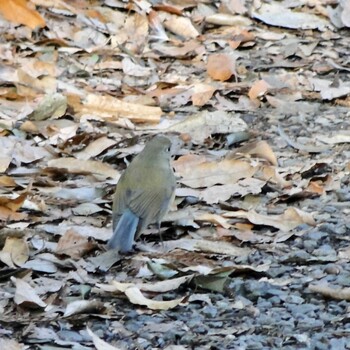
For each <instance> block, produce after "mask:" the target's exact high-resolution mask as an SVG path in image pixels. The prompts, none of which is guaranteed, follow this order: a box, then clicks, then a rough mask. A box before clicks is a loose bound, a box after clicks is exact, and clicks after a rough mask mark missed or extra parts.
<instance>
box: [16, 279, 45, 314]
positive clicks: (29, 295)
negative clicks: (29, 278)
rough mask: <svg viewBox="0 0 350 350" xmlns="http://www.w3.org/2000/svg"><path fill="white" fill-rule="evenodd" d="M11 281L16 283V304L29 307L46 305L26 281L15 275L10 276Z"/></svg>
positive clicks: (36, 307)
mask: <svg viewBox="0 0 350 350" xmlns="http://www.w3.org/2000/svg"><path fill="white" fill-rule="evenodd" d="M11 281H12V282H13V283H14V284H15V285H16V292H15V297H14V301H15V303H16V304H17V305H19V306H22V307H24V308H29V309H38V308H45V307H46V303H44V302H43V301H42V300H41V299H40V298H39V296H38V294H37V292H36V291H35V289H34V288H33V287H32V286H31V285H30V284H29V283H28V282H26V281H25V280H23V279H21V278H15V277H11Z"/></svg>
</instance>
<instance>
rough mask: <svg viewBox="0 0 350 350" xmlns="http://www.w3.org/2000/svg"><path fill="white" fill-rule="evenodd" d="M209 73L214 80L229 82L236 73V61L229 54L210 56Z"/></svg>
mask: <svg viewBox="0 0 350 350" xmlns="http://www.w3.org/2000/svg"><path fill="white" fill-rule="evenodd" d="M207 72H208V75H209V76H210V77H211V78H212V79H214V80H220V81H226V80H229V79H230V78H231V76H232V75H234V74H235V73H236V70H235V60H234V58H233V57H232V56H230V55H228V54H223V53H221V54H213V55H210V56H209V57H208V63H207Z"/></svg>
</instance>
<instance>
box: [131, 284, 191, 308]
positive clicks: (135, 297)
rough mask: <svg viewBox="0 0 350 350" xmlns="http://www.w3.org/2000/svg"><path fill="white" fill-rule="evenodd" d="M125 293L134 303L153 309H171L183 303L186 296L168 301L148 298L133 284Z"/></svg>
mask: <svg viewBox="0 0 350 350" xmlns="http://www.w3.org/2000/svg"><path fill="white" fill-rule="evenodd" d="M125 295H126V296H127V297H128V299H129V301H130V302H131V303H132V304H136V305H144V306H147V307H148V308H149V309H151V310H169V309H173V308H175V307H176V306H178V305H179V304H181V303H182V301H183V300H184V298H180V299H173V300H168V301H155V300H152V299H148V298H146V297H145V296H144V295H143V294H142V293H141V291H140V289H139V288H137V287H136V286H131V287H129V288H127V289H126V290H125Z"/></svg>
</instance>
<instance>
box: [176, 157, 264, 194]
mask: <svg viewBox="0 0 350 350" xmlns="http://www.w3.org/2000/svg"><path fill="white" fill-rule="evenodd" d="M173 166H174V168H175V170H176V172H177V173H178V174H179V175H180V176H181V177H182V178H181V179H180V182H181V183H183V184H185V185H186V186H189V187H193V188H199V187H209V186H213V185H216V184H234V183H236V182H237V181H238V180H240V179H244V178H250V177H252V176H253V175H254V174H255V173H256V171H257V170H258V167H254V166H252V165H250V164H249V163H248V162H246V161H242V160H236V159H224V160H221V161H218V162H216V161H206V159H205V158H204V157H202V156H196V155H186V156H182V157H180V158H179V159H177V160H176V161H175V162H173Z"/></svg>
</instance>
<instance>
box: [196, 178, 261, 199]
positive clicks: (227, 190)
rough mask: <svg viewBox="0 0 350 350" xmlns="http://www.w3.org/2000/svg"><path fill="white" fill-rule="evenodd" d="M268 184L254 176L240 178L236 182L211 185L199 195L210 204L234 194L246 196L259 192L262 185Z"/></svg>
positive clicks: (198, 194)
mask: <svg viewBox="0 0 350 350" xmlns="http://www.w3.org/2000/svg"><path fill="white" fill-rule="evenodd" d="M265 185H266V181H262V180H259V179H254V178H246V179H243V180H239V181H238V182H237V183H235V184H228V185H220V186H210V187H208V188H206V189H205V190H202V191H199V192H198V193H197V197H199V198H200V199H201V200H203V201H205V202H206V203H208V204H214V203H219V202H220V201H227V200H228V199H230V198H231V197H232V196H241V197H244V196H246V195H247V194H253V195H256V194H259V193H261V189H262V187H264V186H265Z"/></svg>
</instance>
